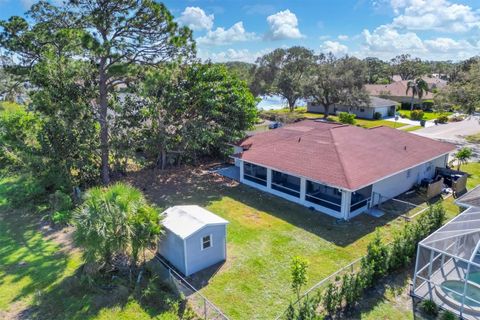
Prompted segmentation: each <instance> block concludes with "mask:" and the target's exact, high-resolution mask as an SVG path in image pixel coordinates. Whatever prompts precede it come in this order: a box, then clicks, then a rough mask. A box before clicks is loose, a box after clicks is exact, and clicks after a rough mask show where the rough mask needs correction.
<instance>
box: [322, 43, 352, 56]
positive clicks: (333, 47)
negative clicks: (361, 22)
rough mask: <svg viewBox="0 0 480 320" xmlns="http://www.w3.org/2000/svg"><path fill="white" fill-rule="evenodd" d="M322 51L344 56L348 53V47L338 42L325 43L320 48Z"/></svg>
mask: <svg viewBox="0 0 480 320" xmlns="http://www.w3.org/2000/svg"><path fill="white" fill-rule="evenodd" d="M320 51H322V52H324V53H329V52H331V53H333V54H334V55H335V56H344V55H346V54H347V52H348V47H347V46H346V45H343V44H341V43H340V42H337V41H330V40H328V41H325V42H324V43H323V44H322V45H321V46H320Z"/></svg>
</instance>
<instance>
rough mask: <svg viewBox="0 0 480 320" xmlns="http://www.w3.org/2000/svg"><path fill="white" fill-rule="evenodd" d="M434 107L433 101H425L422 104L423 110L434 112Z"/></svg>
mask: <svg viewBox="0 0 480 320" xmlns="http://www.w3.org/2000/svg"><path fill="white" fill-rule="evenodd" d="M434 105H435V103H434V102H433V100H425V101H423V103H422V109H423V110H425V111H432V108H433V106H434Z"/></svg>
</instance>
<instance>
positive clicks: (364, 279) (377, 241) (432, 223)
mask: <svg viewBox="0 0 480 320" xmlns="http://www.w3.org/2000/svg"><path fill="white" fill-rule="evenodd" d="M444 220H445V209H444V208H443V206H442V205H441V204H437V205H434V206H431V207H430V208H429V209H428V211H427V212H426V213H424V214H423V215H421V216H420V217H419V218H418V219H417V220H416V221H414V222H412V223H409V224H407V225H405V227H404V228H403V229H402V230H401V231H400V232H399V233H398V234H396V235H395V236H394V239H393V241H392V243H391V244H389V245H387V244H385V243H384V242H383V241H382V239H381V237H380V233H379V232H378V230H377V233H376V235H375V238H374V239H373V240H372V242H370V244H369V245H368V247H367V254H366V255H365V257H363V258H362V260H361V263H360V265H361V266H360V270H359V271H357V272H354V273H349V274H345V275H343V277H341V278H337V279H336V281H335V282H331V283H330V284H329V285H328V286H327V287H326V288H325V290H323V291H322V292H320V293H319V295H317V296H315V297H311V298H307V299H304V300H303V301H302V303H301V304H300V305H299V306H298V307H297V309H295V308H294V307H293V306H292V305H290V306H289V308H288V310H287V317H286V318H287V319H288V320H294V319H305V320H306V319H319V316H318V312H317V310H318V309H319V307H320V306H321V307H323V310H324V311H325V313H326V314H327V315H329V316H333V315H335V314H336V313H337V312H340V311H346V310H349V309H351V308H352V307H354V306H355V304H356V303H357V301H359V300H360V298H361V296H362V295H363V294H364V293H365V290H366V289H368V288H371V287H372V286H373V285H374V284H375V283H376V281H377V280H379V279H380V278H382V277H385V276H386V275H388V274H389V273H391V272H393V271H396V270H398V269H400V268H402V267H405V266H407V265H408V264H409V263H410V262H411V261H412V259H413V258H414V257H415V253H416V247H417V244H418V243H419V242H420V240H422V239H423V238H425V237H426V236H428V235H429V234H430V233H432V232H433V231H435V230H436V229H438V228H439V227H441V226H442V224H443V222H444Z"/></svg>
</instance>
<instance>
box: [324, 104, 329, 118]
mask: <svg viewBox="0 0 480 320" xmlns="http://www.w3.org/2000/svg"><path fill="white" fill-rule="evenodd" d="M329 109H330V105H329V104H327V105H325V104H324V105H323V110H324V113H323V118H324V119H327V118H328V116H329V115H330V114H329Z"/></svg>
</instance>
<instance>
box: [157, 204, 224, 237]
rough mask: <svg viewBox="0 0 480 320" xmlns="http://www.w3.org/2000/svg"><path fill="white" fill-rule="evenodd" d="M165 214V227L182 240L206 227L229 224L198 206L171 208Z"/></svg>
mask: <svg viewBox="0 0 480 320" xmlns="http://www.w3.org/2000/svg"><path fill="white" fill-rule="evenodd" d="M163 214H164V215H165V217H164V219H163V221H162V223H163V226H164V227H165V228H167V229H168V230H170V231H171V232H173V233H175V234H176V235H178V236H179V237H180V238H182V239H186V238H188V237H189V236H191V235H192V234H194V233H195V232H197V231H198V230H200V229H202V228H204V227H206V226H209V225H223V224H227V223H228V221H227V220H225V219H223V218H221V217H219V216H217V215H216V214H213V213H211V212H210V211H208V210H206V209H204V208H202V207H199V206H196V205H188V206H174V207H170V208H168V209H167V210H165V211H164V213H163Z"/></svg>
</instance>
